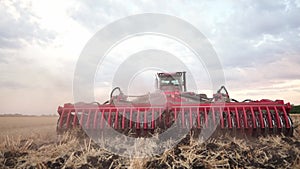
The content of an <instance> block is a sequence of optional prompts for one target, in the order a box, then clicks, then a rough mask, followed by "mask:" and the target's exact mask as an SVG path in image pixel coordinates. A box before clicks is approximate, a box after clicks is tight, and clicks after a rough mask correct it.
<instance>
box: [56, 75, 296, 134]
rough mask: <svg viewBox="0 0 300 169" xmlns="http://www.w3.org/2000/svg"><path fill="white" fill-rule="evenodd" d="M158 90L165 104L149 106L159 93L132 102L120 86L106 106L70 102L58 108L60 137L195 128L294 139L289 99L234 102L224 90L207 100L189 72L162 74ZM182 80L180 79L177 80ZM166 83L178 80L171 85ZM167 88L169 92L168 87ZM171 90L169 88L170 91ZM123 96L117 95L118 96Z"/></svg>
mask: <svg viewBox="0 0 300 169" xmlns="http://www.w3.org/2000/svg"><path fill="white" fill-rule="evenodd" d="M158 77H159V80H157V84H156V87H157V89H160V91H163V94H164V95H165V98H166V103H165V104H156V105H155V104H150V103H149V102H147V101H146V102H145V100H147V99H149V97H154V98H155V97H157V95H156V94H148V95H143V96H139V97H138V99H136V100H133V101H130V100H128V98H129V97H130V96H126V95H124V94H123V92H122V91H121V89H120V88H118V87H117V88H115V89H113V91H112V92H111V98H110V100H109V101H107V102H105V103H104V104H99V103H97V102H94V103H83V102H81V103H75V104H71V103H67V104H64V106H59V107H58V113H59V119H58V123H57V132H58V133H59V134H61V133H63V132H65V131H67V130H69V129H73V128H82V129H84V130H87V131H93V132H99V133H101V132H105V131H106V130H107V129H114V130H115V131H118V132H120V133H123V134H126V135H130V136H133V137H148V136H151V135H152V134H154V133H157V132H158V133H161V132H164V131H166V130H168V129H169V128H171V127H174V126H176V127H177V128H178V129H179V130H180V129H189V130H191V131H194V132H196V133H201V131H202V130H204V129H209V128H217V131H224V132H230V133H235V134H247V135H254V136H257V135H269V134H284V135H287V136H292V135H293V123H292V120H291V118H290V116H289V112H290V109H291V105H290V104H289V103H284V101H283V100H276V101H271V100H267V99H262V100H256V101H252V100H249V99H247V100H244V101H243V102H238V101H237V100H235V99H230V98H229V95H228V92H227V90H226V88H225V87H224V86H222V87H221V88H220V90H218V91H217V93H216V94H214V95H213V97H212V98H207V96H206V95H205V94H196V93H192V92H186V84H185V72H176V73H174V74H167V73H158ZM176 80H177V81H176ZM165 81H167V82H174V81H176V82H174V83H173V84H171V85H165V84H166V83H165ZM166 87H167V88H166ZM164 89H166V90H164ZM117 90H119V94H118V95H115V96H114V92H115V91H117Z"/></svg>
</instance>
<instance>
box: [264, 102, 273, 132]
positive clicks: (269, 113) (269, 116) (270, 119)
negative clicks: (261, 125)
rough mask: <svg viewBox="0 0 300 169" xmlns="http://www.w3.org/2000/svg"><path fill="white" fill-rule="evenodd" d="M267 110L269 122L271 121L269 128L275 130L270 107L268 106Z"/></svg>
mask: <svg viewBox="0 0 300 169" xmlns="http://www.w3.org/2000/svg"><path fill="white" fill-rule="evenodd" d="M266 109H267V115H268V121H269V127H270V128H273V124H272V117H271V112H270V109H269V107H268V106H266Z"/></svg>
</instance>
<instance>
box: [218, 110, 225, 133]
mask: <svg viewBox="0 0 300 169" xmlns="http://www.w3.org/2000/svg"><path fill="white" fill-rule="evenodd" d="M219 111H220V120H221V128H222V129H223V128H224V118H223V110H222V108H221V107H220V108H219Z"/></svg>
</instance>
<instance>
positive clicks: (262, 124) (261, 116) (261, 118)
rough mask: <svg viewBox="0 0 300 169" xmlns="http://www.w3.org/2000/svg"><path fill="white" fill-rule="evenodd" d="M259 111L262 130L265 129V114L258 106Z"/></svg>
mask: <svg viewBox="0 0 300 169" xmlns="http://www.w3.org/2000/svg"><path fill="white" fill-rule="evenodd" d="M258 111H259V120H260V124H261V128H265V124H264V119H263V113H262V111H261V108H260V106H258Z"/></svg>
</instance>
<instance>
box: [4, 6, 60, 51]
mask: <svg viewBox="0 0 300 169" xmlns="http://www.w3.org/2000/svg"><path fill="white" fill-rule="evenodd" d="M12 7H14V8H15V9H16V11H17V12H19V14H20V17H19V18H14V16H12V15H11V14H10V13H9V12H8V11H7V7H6V6H5V5H1V7H0V9H1V10H0V27H1V29H0V48H20V47H22V46H23V45H24V43H23V42H24V41H26V42H29V43H32V42H37V43H40V44H45V43H47V42H49V41H51V40H53V39H54V38H55V33H54V32H52V31H49V30H45V29H42V28H41V27H40V26H39V25H38V23H36V22H34V21H33V20H34V19H38V18H37V17H36V16H35V15H34V14H33V13H32V12H31V11H29V10H28V9H26V8H22V7H21V6H20V4H19V3H18V2H14V3H13V5H12Z"/></svg>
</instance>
